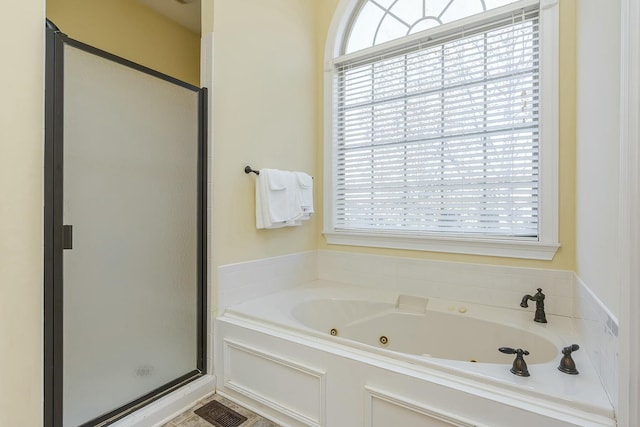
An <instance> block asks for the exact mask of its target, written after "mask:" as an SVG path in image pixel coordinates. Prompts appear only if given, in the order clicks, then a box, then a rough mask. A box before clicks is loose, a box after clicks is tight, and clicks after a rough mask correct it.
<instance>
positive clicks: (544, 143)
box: [323, 0, 560, 260]
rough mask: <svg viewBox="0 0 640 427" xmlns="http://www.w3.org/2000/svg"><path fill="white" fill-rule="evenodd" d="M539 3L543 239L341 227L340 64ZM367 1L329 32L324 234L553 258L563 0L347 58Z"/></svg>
mask: <svg viewBox="0 0 640 427" xmlns="http://www.w3.org/2000/svg"><path fill="white" fill-rule="evenodd" d="M535 4H539V8H540V11H539V25H540V40H539V42H540V46H539V48H540V71H539V78H540V86H539V93H540V112H539V123H540V125H539V126H540V127H539V129H540V143H539V145H540V147H539V157H540V160H539V168H540V171H539V206H538V212H539V218H538V220H539V233H538V239H537V240H528V239H519V238H505V237H494V236H487V237H479V236H477V235H474V236H470V237H466V236H461V235H440V234H435V233H434V234H416V235H412V234H398V233H393V232H389V231H345V230H337V229H336V227H335V222H336V221H335V204H334V201H335V191H336V186H337V183H336V171H337V150H336V149H335V140H334V127H335V126H334V124H335V120H336V116H335V100H334V96H335V93H336V88H335V86H334V85H335V82H336V79H335V75H336V72H337V71H336V70H337V69H336V67H335V64H336V63H339V62H343V61H345V60H351V59H356V58H359V57H363V56H369V55H372V54H376V53H377V54H380V53H382V52H385V51H394V50H396V49H398V48H400V47H401V46H404V45H406V44H408V43H411V42H414V41H416V40H419V39H423V38H426V37H429V36H430V35H433V34H442V33H444V32H449V31H459V30H460V29H461V28H463V27H464V26H466V25H474V26H475V25H477V23H478V22H482V21H489V20H493V19H496V18H497V17H498V16H501V15H503V14H505V13H509V12H511V11H513V10H518V9H521V8H523V7H529V6H531V5H535ZM360 7H362V1H361V0H341V1H340V3H339V4H338V7H337V8H336V12H335V14H334V17H333V21H332V23H331V27H330V29H329V33H328V36H327V42H326V47H325V61H324V142H325V143H324V188H325V191H324V209H323V215H324V221H323V227H324V228H323V234H324V236H325V238H326V239H327V242H328V243H329V244H337V245H351V246H366V247H378V248H393V249H409V250H420V251H434V252H448V253H458V254H472V255H486V256H501V257H510V258H525V259H539V260H551V259H553V257H554V255H555V253H556V252H557V250H558V248H559V247H560V244H559V243H558V223H559V219H558V218H559V212H558V203H559V202H558V194H559V192H558V148H559V141H558V127H559V125H558V98H559V96H558V94H559V87H558V79H559V51H558V50H559V48H558V44H559V3H558V0H540V1H538V0H521V1H519V2H516V3H513V4H510V5H507V6H502V7H500V8H496V9H491V10H489V11H487V12H484V13H483V14H479V15H475V16H470V17H467V18H464V19H461V20H459V21H455V22H451V23H447V24H443V25H440V26H438V27H435V28H430V29H428V30H425V31H421V32H419V33H415V34H412V35H409V36H405V37H402V38H400V39H396V40H392V41H389V42H386V43H382V44H379V45H376V46H372V47H369V48H366V49H362V50H360V51H357V52H352V53H349V54H346V55H342V51H343V49H344V46H345V44H346V38H347V37H348V36H349V30H350V27H351V25H352V24H353V20H354V19H355V13H356V12H357V10H359V9H360Z"/></svg>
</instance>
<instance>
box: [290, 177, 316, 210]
mask: <svg viewBox="0 0 640 427" xmlns="http://www.w3.org/2000/svg"><path fill="white" fill-rule="evenodd" d="M294 175H295V176H296V183H297V186H296V198H297V203H298V205H299V206H300V209H301V210H302V218H301V219H303V220H308V219H309V218H311V215H313V178H312V177H311V176H310V175H307V174H306V173H304V172H294Z"/></svg>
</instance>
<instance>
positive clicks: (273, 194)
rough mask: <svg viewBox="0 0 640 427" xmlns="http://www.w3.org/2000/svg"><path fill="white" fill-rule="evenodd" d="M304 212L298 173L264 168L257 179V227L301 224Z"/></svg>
mask: <svg viewBox="0 0 640 427" xmlns="http://www.w3.org/2000/svg"><path fill="white" fill-rule="evenodd" d="M303 214H304V213H303V210H302V207H301V205H300V202H299V197H298V181H297V178H296V175H295V174H294V173H293V172H289V171H281V170H277V169H262V170H261V171H260V175H258V177H257V179H256V228H280V227H285V226H293V225H299V221H300V219H301V218H302V217H303Z"/></svg>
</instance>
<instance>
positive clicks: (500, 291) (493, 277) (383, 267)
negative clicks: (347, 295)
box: [318, 250, 574, 318]
mask: <svg viewBox="0 0 640 427" xmlns="http://www.w3.org/2000/svg"><path fill="white" fill-rule="evenodd" d="M318 275H319V277H318V278H319V279H321V280H329V281H334V282H339V283H347V284H351V285H357V286H366V287H371V288H377V289H386V290H395V291H397V292H399V293H405V294H413V295H427V296H433V297H438V298H445V299H452V300H457V301H464V302H472V303H476V304H485V305H490V306H496V307H503V308H513V309H518V310H529V311H531V316H532V318H533V312H534V311H535V302H532V301H530V302H529V308H526V309H524V308H521V307H520V302H521V301H522V297H523V296H524V295H526V294H529V295H533V294H535V293H536V289H537V288H542V291H543V293H544V294H545V295H546V298H545V311H546V312H547V313H548V314H556V315H560V316H572V315H573V284H574V279H573V272H570V271H561V270H545V269H535V268H519V267H505V266H495V265H485V264H468V263H458V262H449V261H431V260H421V259H411V258H401V257H391V256H380V255H368V254H356V253H349V252H339V251H326V250H320V251H318Z"/></svg>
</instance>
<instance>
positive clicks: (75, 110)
mask: <svg viewBox="0 0 640 427" xmlns="http://www.w3.org/2000/svg"><path fill="white" fill-rule="evenodd" d="M46 55H47V75H46V110H45V116H46V119H45V128H46V129H45V135H46V140H45V183H44V185H45V208H44V209H45V215H44V216H45V247H44V251H45V253H44V262H45V367H44V370H45V420H44V424H45V426H51V427H59V426H65V427H67V426H78V425H82V426H94V425H108V424H110V423H112V422H114V421H115V420H118V419H120V418H122V417H123V416H125V415H126V414H128V413H130V412H131V411H134V410H135V409H137V408H139V407H141V406H143V405H145V404H147V403H149V402H151V401H153V400H155V399H157V398H158V397H160V396H162V395H164V394H166V393H169V392H171V391H172V390H174V389H176V388H178V387H180V386H181V385H183V384H185V383H186V382H189V381H192V380H194V379H196V378H198V377H200V376H202V375H203V374H204V373H205V370H206V366H205V361H206V354H205V347H206V345H205V342H206V327H205V314H206V305H205V301H206V295H205V293H206V284H205V281H206V271H205V269H206V252H205V251H206V244H205V242H206V235H207V234H206V219H205V218H206V207H207V203H206V182H207V181H206V174H207V172H206V159H207V155H206V144H205V135H206V111H205V108H206V107H205V106H206V89H201V88H198V87H195V86H192V85H190V84H188V83H185V82H182V81H178V80H176V79H174V78H171V77H169V76H166V75H163V74H161V73H159V72H156V71H153V70H150V69H148V68H146V67H143V66H140V65H137V64H134V63H132V62H130V61H128V60H125V59H122V58H119V57H116V56H114V55H111V54H109V53H106V52H104V51H101V50H99V49H96V48H94V47H91V46H88V45H86V44H83V43H81V42H78V41H76V40H73V39H71V38H69V37H68V36H66V35H65V34H63V33H62V32H60V31H59V30H58V29H57V28H56V27H55V25H53V24H52V23H51V22H47V52H46Z"/></svg>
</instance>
